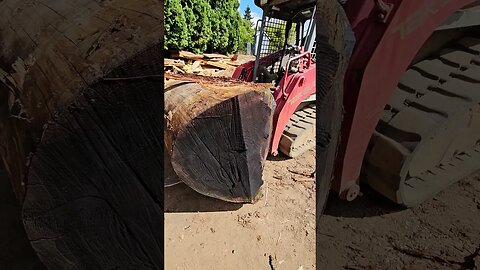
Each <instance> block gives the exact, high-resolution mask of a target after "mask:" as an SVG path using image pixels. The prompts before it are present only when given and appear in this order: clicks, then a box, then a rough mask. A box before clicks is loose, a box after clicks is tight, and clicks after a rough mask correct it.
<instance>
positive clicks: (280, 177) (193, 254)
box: [165, 151, 315, 270]
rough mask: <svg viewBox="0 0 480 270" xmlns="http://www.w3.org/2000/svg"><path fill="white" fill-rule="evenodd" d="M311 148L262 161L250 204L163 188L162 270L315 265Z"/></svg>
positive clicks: (180, 188) (287, 268)
mask: <svg viewBox="0 0 480 270" xmlns="http://www.w3.org/2000/svg"><path fill="white" fill-rule="evenodd" d="M314 156H315V153H314V151H309V152H307V153H306V154H305V155H303V156H302V157H300V158H298V159H294V160H292V159H285V158H275V159H274V160H268V161H267V163H266V165H265V171H264V181H265V184H264V186H263V189H262V191H261V192H262V195H261V197H260V198H259V200H258V201H257V202H256V203H255V204H245V205H241V204H231V203H226V202H223V201H219V200H215V199H211V198H208V197H205V196H202V195H200V194H197V193H196V192H195V191H193V190H191V189H190V188H188V187H187V186H185V185H183V184H181V185H177V186H174V187H171V188H167V189H166V190H165V209H166V213H165V269H167V270H173V269H188V270H190V269H197V270H202V269H208V270H215V269H222V270H224V269H266V270H273V269H275V270H282V269H285V270H292V269H293V270H297V269H298V270H300V269H304V270H307V269H311V270H313V269H315V182H314V179H313V178H312V177H310V174H311V173H312V172H313V171H314V164H315V163H314V160H315V159H314Z"/></svg>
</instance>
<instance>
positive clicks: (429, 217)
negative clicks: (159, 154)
mask: <svg viewBox="0 0 480 270" xmlns="http://www.w3.org/2000/svg"><path fill="white" fill-rule="evenodd" d="M313 161H314V152H313V151H312V152H309V153H308V154H307V155H304V156H303V157H301V158H300V159H298V160H290V159H286V160H282V159H275V160H269V161H267V164H266V168H265V173H264V180H265V182H266V184H265V188H264V189H263V197H262V198H261V199H260V200H259V201H258V202H257V203H255V204H253V205H243V206H242V205H235V204H229V203H225V202H221V201H218V200H215V199H210V198H207V197H204V196H202V195H199V194H197V193H195V192H194V191H192V190H191V189H189V188H188V187H186V186H185V185H179V186H176V187H173V188H170V189H167V190H166V193H165V196H166V199H165V200H166V201H165V203H166V214H165V258H166V262H165V265H166V269H167V270H170V269H199V270H201V269H267V270H271V269H275V270H282V269H293V270H298V269H315V242H314V241H315V232H314V228H315V227H314V226H315V225H314V224H315V219H314V213H315V204H314V198H315V196H314V194H315V193H314V192H315V191H314V182H313V179H312V178H310V177H309V174H310V173H311V172H312V171H313V164H314V163H313ZM362 189H363V194H362V196H361V197H359V198H358V199H357V200H355V201H354V202H350V203H349V202H345V201H342V200H340V199H339V198H338V196H336V195H335V194H331V196H330V199H329V201H328V205H327V209H326V213H325V215H324V217H323V219H322V221H321V223H320V224H319V225H320V231H321V233H320V235H318V241H319V259H320V265H319V268H318V269H412V270H413V269H475V266H476V267H480V254H479V252H480V174H477V175H474V176H471V177H469V178H467V179H465V180H463V181H461V182H459V183H458V184H455V185H453V186H452V187H451V188H449V189H448V190H447V191H445V192H443V193H441V194H440V195H439V196H437V197H436V198H434V199H432V200H430V201H427V202H425V203H424V204H422V205H420V206H418V207H415V208H412V209H404V208H402V207H399V206H397V205H396V204H394V203H392V202H390V201H389V200H387V199H385V198H383V197H382V196H381V195H379V194H377V193H375V192H374V191H372V190H371V189H369V187H368V186H362ZM267 190H268V194H267ZM478 269H480V268H478Z"/></svg>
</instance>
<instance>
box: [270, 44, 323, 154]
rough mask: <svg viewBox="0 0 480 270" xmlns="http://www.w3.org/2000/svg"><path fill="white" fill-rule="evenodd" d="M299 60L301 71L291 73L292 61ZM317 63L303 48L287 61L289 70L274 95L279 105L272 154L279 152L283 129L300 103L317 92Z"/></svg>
mask: <svg viewBox="0 0 480 270" xmlns="http://www.w3.org/2000/svg"><path fill="white" fill-rule="evenodd" d="M293 61H299V64H298V67H299V72H298V73H294V74H290V75H289V73H288V67H290V65H291V62H293ZM315 68H316V64H315V63H314V62H312V54H311V53H310V52H303V48H302V49H301V52H300V54H299V55H298V56H296V57H294V58H291V59H290V60H289V61H288V63H287V69H286V70H287V72H286V74H285V76H283V78H282V80H281V81H280V84H279V85H278V87H277V89H276V90H275V93H273V96H274V98H275V102H276V104H277V107H276V109H275V113H274V115H273V133H272V134H273V135H272V143H271V146H270V153H271V154H272V155H274V156H275V155H277V154H278V145H279V143H280V139H281V137H282V134H283V131H284V130H285V127H286V126H287V123H288V121H289V120H290V118H291V117H292V115H293V114H294V113H295V110H296V109H297V108H298V106H299V105H300V103H302V102H303V101H304V100H305V99H306V98H308V97H309V96H311V95H312V94H314V93H315V90H316V87H315V83H316V81H315V78H316V72H315V70H316V69H315Z"/></svg>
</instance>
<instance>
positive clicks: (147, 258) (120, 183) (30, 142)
mask: <svg viewBox="0 0 480 270" xmlns="http://www.w3.org/2000/svg"><path fill="white" fill-rule="evenodd" d="M162 16H163V2H161V1H157V0H141V1H131V0H110V1H98V0H97V1H96V0H48V1H40V0H3V1H0V156H1V162H2V163H3V164H2V165H3V166H2V167H4V168H5V172H6V175H7V176H6V177H3V178H2V179H0V181H7V179H8V181H11V186H13V190H14V191H15V194H16V196H17V198H18V201H19V202H22V203H23V214H22V216H23V223H24V227H25V230H26V233H27V235H28V239H29V240H30V243H31V245H32V246H33V248H34V250H35V251H36V252H37V254H38V255H39V258H40V259H41V261H42V262H43V263H44V264H45V266H46V267H47V268H49V269H126V268H128V269H162V268H163V192H162V190H163V181H162V179H163V162H162V154H163V153H162V152H163V132H162V127H163V121H162V112H163V93H162V92H161V89H162V87H163V77H162V76H163V75H162V73H163V66H162V65H163V56H162V51H161V50H162V48H163V45H162V42H163V41H162V36H163V32H162V31H163V19H162ZM1 186H5V185H0V187H1ZM0 214H1V213H0ZM2 218H3V217H1V216H0V219H2Z"/></svg>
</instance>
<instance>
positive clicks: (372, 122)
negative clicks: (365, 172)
mask: <svg viewBox="0 0 480 270" xmlns="http://www.w3.org/2000/svg"><path fill="white" fill-rule="evenodd" d="M350 2H359V1H350ZM363 2H373V0H372V1H363ZM384 2H385V3H389V4H393V5H394V9H393V11H392V13H391V15H392V17H391V18H390V20H389V21H387V23H386V24H382V23H380V22H378V21H376V14H375V7H374V6H373V7H372V5H371V3H370V7H369V6H367V5H368V4H367V3H364V4H363V5H359V4H356V6H354V5H353V4H352V5H350V6H347V7H346V11H347V14H350V15H351V16H350V21H351V23H352V27H353V29H354V31H355V33H356V35H357V40H358V42H357V47H356V48H355V51H354V54H353V56H352V61H351V65H350V67H349V71H348V73H347V78H346V81H345V86H346V87H345V102H344V106H345V109H346V111H347V114H346V119H345V121H344V123H343V134H344V135H343V138H342V145H341V147H340V151H339V156H338V158H337V164H338V165H337V170H336V179H335V182H334V189H335V190H337V191H338V192H340V193H343V192H344V191H346V189H348V187H350V186H351V185H352V184H354V183H356V182H357V181H358V177H359V175H360V170H361V166H362V162H363V157H364V155H365V152H366V149H367V146H368V143H369V140H370V137H371V135H372V133H373V131H374V129H375V126H376V124H377V123H378V121H379V119H380V116H381V113H382V111H383V108H384V106H385V104H386V103H387V102H388V100H389V98H390V96H391V95H392V93H393V90H394V89H395V86H396V85H397V83H398V81H399V80H400V79H401V76H402V75H403V73H404V72H405V70H406V69H407V68H408V66H409V65H410V63H411V61H412V59H413V58H414V57H415V55H416V54H417V52H418V51H419V50H420V48H421V47H422V45H423V44H424V43H425V41H426V40H427V39H428V38H429V36H430V35H431V34H432V33H433V32H434V30H435V29H436V28H437V27H438V26H440V25H441V24H442V23H443V22H444V21H445V20H446V19H447V18H448V17H449V16H450V15H451V14H452V13H453V12H455V11H457V10H459V9H460V8H462V7H464V6H466V5H468V4H470V3H473V2H475V0H417V1H413V0H404V1H400V0H396V1H395V0H385V1H384ZM368 8H370V10H369V9H368ZM355 9H356V11H355ZM352 14H354V16H353V15H352Z"/></svg>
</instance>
